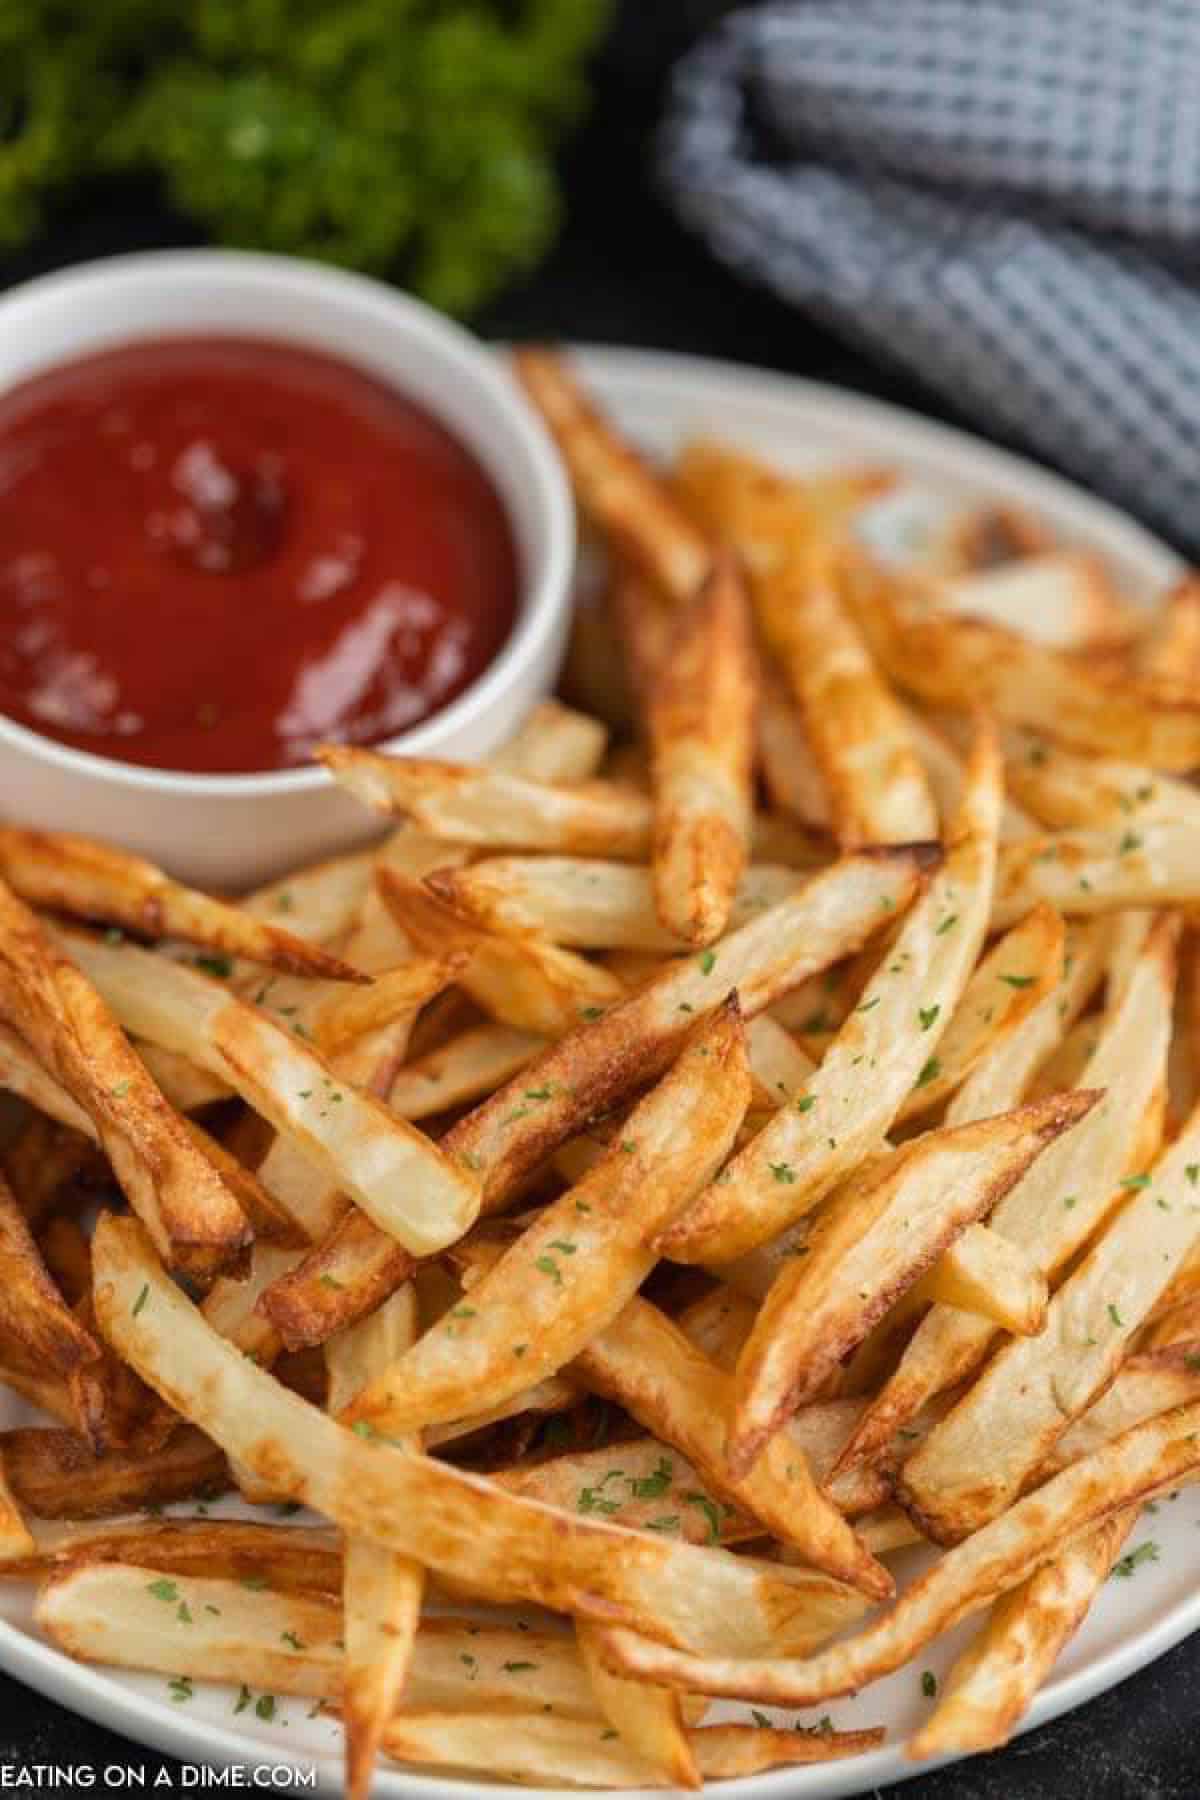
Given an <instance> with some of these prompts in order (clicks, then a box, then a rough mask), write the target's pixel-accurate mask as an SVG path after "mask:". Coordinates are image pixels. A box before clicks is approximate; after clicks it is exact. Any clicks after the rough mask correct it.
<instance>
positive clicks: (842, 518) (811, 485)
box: [673, 438, 895, 572]
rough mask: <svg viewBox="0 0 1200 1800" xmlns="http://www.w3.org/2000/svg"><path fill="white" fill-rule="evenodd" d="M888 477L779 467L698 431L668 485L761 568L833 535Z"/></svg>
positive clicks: (866, 471) (875, 471)
mask: <svg viewBox="0 0 1200 1800" xmlns="http://www.w3.org/2000/svg"><path fill="white" fill-rule="evenodd" d="M894 479H895V478H894V476H893V475H892V474H891V473H890V472H889V471H888V470H885V469H880V468H871V467H865V468H848V469H822V470H819V471H817V472H816V473H814V474H812V475H805V476H796V475H787V474H781V473H780V472H779V471H778V470H777V469H774V468H772V467H771V466H770V465H769V464H768V463H765V462H763V461H762V460H761V459H760V458H758V457H755V456H752V455H750V454H748V453H747V452H746V451H744V450H741V449H739V448H737V447H736V446H734V445H731V444H721V443H715V442H713V441H712V440H711V439H708V438H697V439H693V440H692V441H691V442H690V443H687V444H685V445H684V447H683V449H682V450H681V451H680V453H679V457H678V459H677V461H676V465H675V471H674V481H673V486H674V489H675V492H676V493H677V494H678V496H679V498H680V500H681V501H682V503H683V505H684V506H685V507H686V508H687V510H688V512H689V513H690V514H691V516H692V517H693V518H695V519H697V520H698V521H699V522H700V523H701V524H702V525H703V526H705V527H706V529H708V530H709V531H711V532H713V533H714V534H715V535H717V536H720V537H723V538H725V539H726V540H727V541H729V542H731V543H734V544H736V545H737V546H738V548H739V550H740V551H741V554H742V555H743V557H744V558H745V559H746V562H747V564H748V566H749V567H750V568H751V569H753V570H755V571H756V572H760V571H761V572H767V571H770V570H771V569H774V568H776V567H778V566H779V564H780V562H781V561H783V560H784V559H785V558H786V557H787V556H788V555H789V554H790V553H791V552H792V551H793V550H795V549H798V548H804V547H806V546H808V545H810V544H812V542H813V541H814V540H821V539H830V538H833V537H835V536H838V535H840V533H841V531H842V529H843V528H844V527H845V526H847V525H849V524H850V522H851V520H852V519H853V518H854V516H855V514H856V513H858V511H859V510H860V508H862V507H863V506H864V505H866V504H867V503H868V502H869V501H871V500H874V499H876V498H877V497H878V496H879V495H880V494H884V493H886V491H887V490H888V488H890V487H891V486H892V484H893V482H894Z"/></svg>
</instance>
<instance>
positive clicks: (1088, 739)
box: [847, 555, 1200, 773]
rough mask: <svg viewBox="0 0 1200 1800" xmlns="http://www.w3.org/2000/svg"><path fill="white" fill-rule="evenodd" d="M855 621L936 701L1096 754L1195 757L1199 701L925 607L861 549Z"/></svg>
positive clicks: (1159, 760) (885, 659)
mask: <svg viewBox="0 0 1200 1800" xmlns="http://www.w3.org/2000/svg"><path fill="white" fill-rule="evenodd" d="M848 573H849V575H850V580H849V581H848V584H847V586H848V591H849V592H850V593H851V595H852V596H853V598H854V602H855V610H856V613H857V617H858V621H859V625H860V626H861V628H862V631H863V634H864V636H865V637H866V638H867V641H868V643H869V644H870V646H871V648H872V650H873V651H874V653H875V655H876V656H877V657H878V659H879V661H880V662H881V663H882V664H883V667H884V668H885V669H886V670H887V672H888V674H889V675H890V676H891V677H892V679H893V680H895V681H897V682H899V684H900V685H901V686H902V687H907V688H909V689H911V690H912V692H913V693H915V694H917V695H919V696H920V698H921V699H923V700H925V701H929V702H931V703H932V704H933V705H935V706H948V707H959V708H962V707H963V705H964V699H969V704H970V705H971V706H986V707H987V708H988V709H989V710H990V711H991V712H993V713H994V714H995V715H996V717H997V718H998V719H1000V720H1001V721H1002V722H1003V723H1004V724H1006V725H1025V726H1029V727H1031V728H1032V729H1033V730H1035V731H1042V732H1045V733H1046V734H1047V736H1049V737H1053V738H1056V739H1058V740H1060V741H1061V742H1062V743H1065V744H1071V745H1073V746H1074V747H1075V748H1076V749H1078V750H1083V751H1087V752H1089V753H1090V754H1092V755H1095V756H1116V757H1121V758H1124V759H1126V760H1127V761H1130V762H1144V763H1147V764H1149V765H1150V766H1151V767H1152V768H1159V769H1166V770H1168V771H1171V772H1174V773H1186V772H1187V770H1189V769H1192V768H1194V767H1195V766H1196V765H1197V763H1200V703H1198V702H1196V701H1193V700H1191V699H1181V698H1178V697H1177V696H1175V695H1174V694H1164V693H1162V692H1161V691H1160V690H1157V689H1154V688H1152V687H1150V686H1149V685H1146V686H1144V687H1139V686H1138V685H1137V683H1136V682H1135V681H1133V680H1131V679H1130V678H1129V677H1128V675H1123V676H1121V677H1120V678H1113V677H1110V676H1108V675H1106V674H1105V673H1103V672H1102V671H1100V670H1099V669H1098V668H1094V667H1089V666H1087V665H1085V664H1084V663H1083V662H1082V661H1080V660H1079V659H1078V658H1076V657H1073V656H1071V655H1070V654H1069V653H1064V652H1062V651H1059V650H1052V649H1047V648H1046V646H1045V645H1042V644H1035V643H1032V642H1031V641H1030V640H1029V639H1028V638H1023V637H1020V636H1018V635H1017V633H1016V632H1013V631H1008V630H1006V629H1005V628H1004V627H1003V626H999V625H995V624H992V623H990V622H989V621H987V620H983V619H974V618H970V619H968V618H957V617H954V616H952V615H950V614H947V613H939V612H935V611H933V610H931V609H930V608H929V607H928V606H927V604H925V603H924V600H923V597H914V596H913V595H912V594H911V593H908V592H906V591H905V590H904V588H903V586H902V584H900V583H899V582H897V581H896V580H895V579H894V578H892V577H890V576H888V575H887V574H886V573H885V572H884V571H883V570H882V569H881V568H880V567H879V565H878V564H875V563H873V562H872V561H871V559H870V558H869V557H868V556H866V555H861V556H859V557H857V558H855V559H854V562H853V566H852V567H849V568H848Z"/></svg>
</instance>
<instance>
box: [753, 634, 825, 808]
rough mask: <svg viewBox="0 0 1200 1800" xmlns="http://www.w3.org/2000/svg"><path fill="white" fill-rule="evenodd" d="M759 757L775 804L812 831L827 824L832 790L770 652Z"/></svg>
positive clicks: (761, 699) (763, 678)
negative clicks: (829, 792) (826, 785)
mask: <svg viewBox="0 0 1200 1800" xmlns="http://www.w3.org/2000/svg"><path fill="white" fill-rule="evenodd" d="M758 688H759V691H758V758H759V762H760V763H761V765H762V777H763V784H764V786H765V787H766V790H767V793H768V795H769V796H770V800H771V804H772V805H773V806H777V807H779V808H780V809H781V810H782V811H783V812H785V813H794V814H795V816H796V818H798V819H800V820H801V821H802V822H803V823H804V824H805V825H807V826H809V827H810V828H811V829H812V830H813V831H828V830H829V817H830V815H829V794H828V792H827V791H826V787H825V779H824V776H823V775H822V774H821V771H820V769H819V768H818V767H817V760H816V757H815V756H814V755H813V749H812V745H811V743H810V742H809V739H808V733H807V732H806V730H805V728H804V720H803V719H802V718H801V717H800V711H799V708H798V707H797V706H796V705H795V703H794V701H793V700H792V697H791V695H790V694H789V692H788V688H787V683H786V682H785V681H784V679H783V676H782V675H781V674H780V672H779V670H778V669H777V668H776V667H775V666H774V664H773V663H772V662H771V659H770V658H769V657H768V656H765V655H764V656H760V658H759V672H758Z"/></svg>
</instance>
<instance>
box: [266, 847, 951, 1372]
mask: <svg viewBox="0 0 1200 1800" xmlns="http://www.w3.org/2000/svg"><path fill="white" fill-rule="evenodd" d="M929 861H930V856H929V853H928V852H927V851H925V850H922V849H913V850H908V849H901V850H886V851H881V852H878V853H873V854H869V855H863V856H855V857H849V858H846V859H844V860H843V861H842V862H840V863H837V864H834V865H833V867H832V868H830V869H829V870H827V871H825V872H824V873H822V874H819V875H815V876H813V877H812V879H811V880H810V881H809V882H808V883H807V884H806V885H805V886H804V887H803V888H802V889H801V890H800V891H799V893H797V894H795V895H792V896H791V897H790V898H789V899H787V900H784V901H781V902H780V904H779V905H777V906H774V907H771V908H769V909H768V910H767V911H766V912H764V913H761V914H759V915H758V916H757V917H756V918H754V919H752V920H751V921H750V922H749V923H747V924H746V925H744V926H742V928H741V929H740V930H739V931H737V932H734V933H732V934H731V935H730V936H729V937H728V938H726V939H725V940H724V941H723V942H722V944H721V946H720V949H719V950H712V951H706V952H704V953H703V954H702V955H700V956H699V957H695V956H693V957H688V958H686V959H685V960H684V961H681V962H679V963H677V964H674V965H672V966H671V967H670V968H668V969H666V970H665V971H664V972H663V974H662V975H661V976H659V977H658V978H657V979H656V980H655V981H654V982H653V983H652V984H650V985H649V986H647V987H645V988H643V989H642V990H641V992H639V993H637V994H634V995H632V996H631V997H630V998H629V999H627V1000H625V1001H624V1002H622V1003H621V1005H619V1006H615V1007H613V1008H612V1009H611V1010H610V1011H609V1012H607V1013H605V1014H604V1015H603V1016H602V1017H601V1018H599V1019H597V1020H595V1021H592V1022H590V1023H587V1024H585V1025H582V1026H580V1027H579V1028H578V1029H577V1030H576V1031H575V1032H573V1033H572V1034H571V1035H570V1036H569V1037H567V1038H565V1039H563V1040H562V1041H561V1042H560V1043H558V1044H555V1045H552V1046H551V1047H550V1048H549V1049H548V1050H546V1051H545V1052H544V1054H543V1055H542V1056H540V1057H538V1058H537V1059H536V1060H535V1061H534V1062H532V1063H529V1064H527V1065H526V1067H525V1069H524V1070H522V1071H521V1072H520V1073H519V1074H518V1075H516V1076H515V1077H513V1078H512V1079H511V1080H510V1081H508V1082H506V1083H505V1084H504V1086H503V1087H501V1088H499V1089H497V1091H496V1093H495V1094H493V1095H492V1096H491V1097H490V1099H488V1100H486V1101H484V1102H483V1103H482V1105H480V1106H479V1107H477V1108H476V1109H475V1111H474V1112H473V1113H470V1114H468V1115H467V1117H466V1118H465V1119H463V1120H461V1121H460V1122H459V1123H458V1124H457V1125H455V1126H454V1127H452V1129H451V1130H450V1131H449V1132H448V1133H447V1135H446V1138H445V1139H444V1140H443V1144H442V1148H443V1150H444V1151H445V1152H446V1154H447V1155H450V1156H454V1157H457V1158H458V1159H459V1160H460V1161H462V1162H463V1163H464V1164H465V1166H466V1167H467V1168H468V1169H470V1170H471V1171H472V1172H473V1173H475V1174H477V1175H478V1176H479V1177H480V1179H481V1180H482V1182H483V1189H484V1201H483V1204H484V1208H485V1210H487V1211H489V1212H492V1211H495V1210H497V1208H499V1207H500V1206H502V1205H504V1204H505V1203H506V1202H507V1200H508V1198H509V1196H510V1195H511V1194H512V1193H513V1191H514V1189H515V1188H516V1187H517V1185H518V1184H519V1182H520V1181H521V1180H522V1179H523V1178H524V1176H525V1175H527V1174H528V1173H529V1172H530V1170H532V1169H533V1168H535V1167H536V1166H537V1164H538V1163H539V1162H541V1161H543V1160H544V1159H545V1158H546V1157H547V1156H549V1155H551V1154H552V1153H553V1152H554V1150H555V1149H557V1148H558V1146H559V1145H560V1144H562V1143H563V1142H565V1141H566V1139H567V1138H569V1137H570V1136H572V1134H573V1133H574V1132H575V1131H577V1130H578V1129H579V1128H580V1127H581V1126H582V1125H584V1124H586V1122H587V1121H588V1120H589V1119H591V1118H593V1117H595V1116H596V1115H598V1114H599V1113H601V1112H604V1111H605V1110H607V1109H608V1108H610V1107H611V1106H613V1105H614V1104H616V1103H617V1102H618V1101H619V1100H621V1099H622V1098H623V1097H624V1096H625V1095H626V1094H627V1093H629V1092H630V1091H631V1090H632V1089H634V1088H636V1087H638V1086H639V1085H642V1084H644V1083H645V1082H647V1081H649V1080H651V1079H653V1077H654V1076H655V1075H657V1074H659V1073H661V1071H662V1069H663V1068H665V1066H666V1065H667V1063H668V1062H669V1061H670V1059H671V1056H672V1055H673V1054H674V1053H675V1052H676V1050H677V1048H678V1046H679V1044H680V1042H681V1041H682V1039H683V1038H684V1036H685V1035H686V1034H687V1032H688V1030H689V1029H690V1028H691V1027H692V1026H693V1025H694V1024H696V1023H697V1022H698V1021H699V1020H700V1019H701V1018H703V1017H704V1016H705V1015H707V1014H708V1013H709V1012H711V1011H712V1009H713V1008H714V1007H715V1006H717V1005H719V1004H720V1002H721V1001H722V1000H723V999H724V997H725V995H726V994H728V993H729V992H730V990H731V989H733V988H736V989H737V991H738V997H739V1000H740V1001H741V1005H742V1011H743V1014H744V1015H745V1016H746V1017H748V1018H751V1017H753V1016H754V1015H755V1014H757V1013H759V1012H762V1011H764V1010H765V1009H766V1008H767V1007H768V1006H769V1005H771V1003H772V1002H773V1001H774V1000H776V999H777V998H778V997H779V995H780V994H781V993H783V992H786V990H787V989H788V988H789V987H790V986H792V985H793V984H794V983H796V982H798V981H801V980H803V979H804V978H805V976H807V975H809V974H811V973H813V972H814V970H816V969H819V968H824V967H827V966H828V965H829V964H830V963H832V962H835V961H836V960H837V959H838V957H839V956H840V955H843V954H845V953H846V952H847V951H848V950H850V949H856V948H857V947H858V946H859V945H860V944H861V943H862V942H863V941H864V940H865V939H866V938H868V937H869V936H870V935H871V933H872V931H873V930H875V929H877V927H878V925H879V923H880V921H881V920H882V919H884V918H891V917H894V916H895V915H896V914H897V913H898V912H899V911H901V910H902V909H903V908H904V907H905V906H906V905H907V904H908V902H909V900H910V899H911V898H912V895H913V893H914V892H915V890H916V887H917V885H918V882H919V880H920V871H921V869H922V867H924V866H927V865H928V863H929ZM526 1088H533V1089H543V1088H544V1089H548V1090H549V1092H550V1096H551V1097H550V1098H549V1099H548V1100H547V1101H546V1102H545V1103H544V1104H539V1105H537V1106H536V1107H533V1108H530V1107H529V1106H528V1103H527V1101H526V1098H525V1090H526ZM261 1173H262V1171H261V1170H260V1175H261ZM410 1269H411V1262H409V1261H407V1260H405V1259H404V1258H403V1257H402V1255H401V1254H399V1253H398V1250H397V1246H396V1245H395V1244H394V1243H393V1242H392V1241H391V1240H389V1239H388V1238H387V1237H386V1236H385V1235H384V1234H383V1233H381V1232H378V1231H374V1230H373V1229H372V1228H371V1227H370V1225H369V1222H367V1221H365V1220H363V1219H361V1218H357V1217H350V1218H347V1219H346V1220H344V1221H343V1222H342V1223H341V1224H340V1225H339V1226H338V1227H337V1228H336V1231H335V1233H334V1235H333V1236H332V1237H330V1238H329V1240H328V1241H327V1242H326V1243H325V1244H323V1245H321V1246H320V1247H319V1248H318V1249H317V1250H316V1251H314V1252H313V1255H312V1257H311V1258H310V1259H309V1260H308V1262H307V1264H306V1265H305V1266H304V1268H303V1270H297V1271H296V1273H295V1274H294V1275H293V1276H289V1277H288V1278H287V1280H286V1283H281V1284H280V1290H273V1291H272V1293H270V1294H269V1295H266V1296H264V1299H263V1306H264V1308H265V1309H266V1310H267V1312H268V1313H269V1314H270V1316H271V1318H272V1319H273V1321H274V1322H275V1324H276V1325H277V1326H278V1328H279V1330H280V1332H281V1334H282V1335H283V1337H284V1339H285V1341H287V1342H293V1341H294V1342H305V1343H314V1342H320V1337H319V1336H316V1335H314V1333H317V1332H320V1331H322V1330H326V1331H328V1330H336V1329H337V1328H338V1327H339V1325H343V1324H346V1323H348V1322H349V1321H350V1320H352V1319H354V1318H357V1317H359V1316H360V1315H361V1313H362V1312H364V1311H369V1310H370V1308H371V1307H372V1306H377V1305H378V1304H379V1301H380V1300H381V1299H382V1298H384V1297H385V1296H386V1295H387V1294H388V1293H390V1292H391V1291H392V1288H393V1287H395V1286H396V1285H397V1284H398V1283H399V1282H400V1281H402V1280H404V1279H405V1278H406V1276H407V1274H408V1272H409V1270H410ZM325 1276H330V1277H331V1278H332V1280H333V1281H334V1282H335V1283H339V1284H340V1286H339V1287H330V1286H329V1285H328V1283H326V1282H325V1281H324V1280H323V1277H325ZM285 1287H286V1292H284V1291H282V1290H283V1289H284V1288H285ZM277 1294H278V1298H277V1297H276V1295H277Z"/></svg>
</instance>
